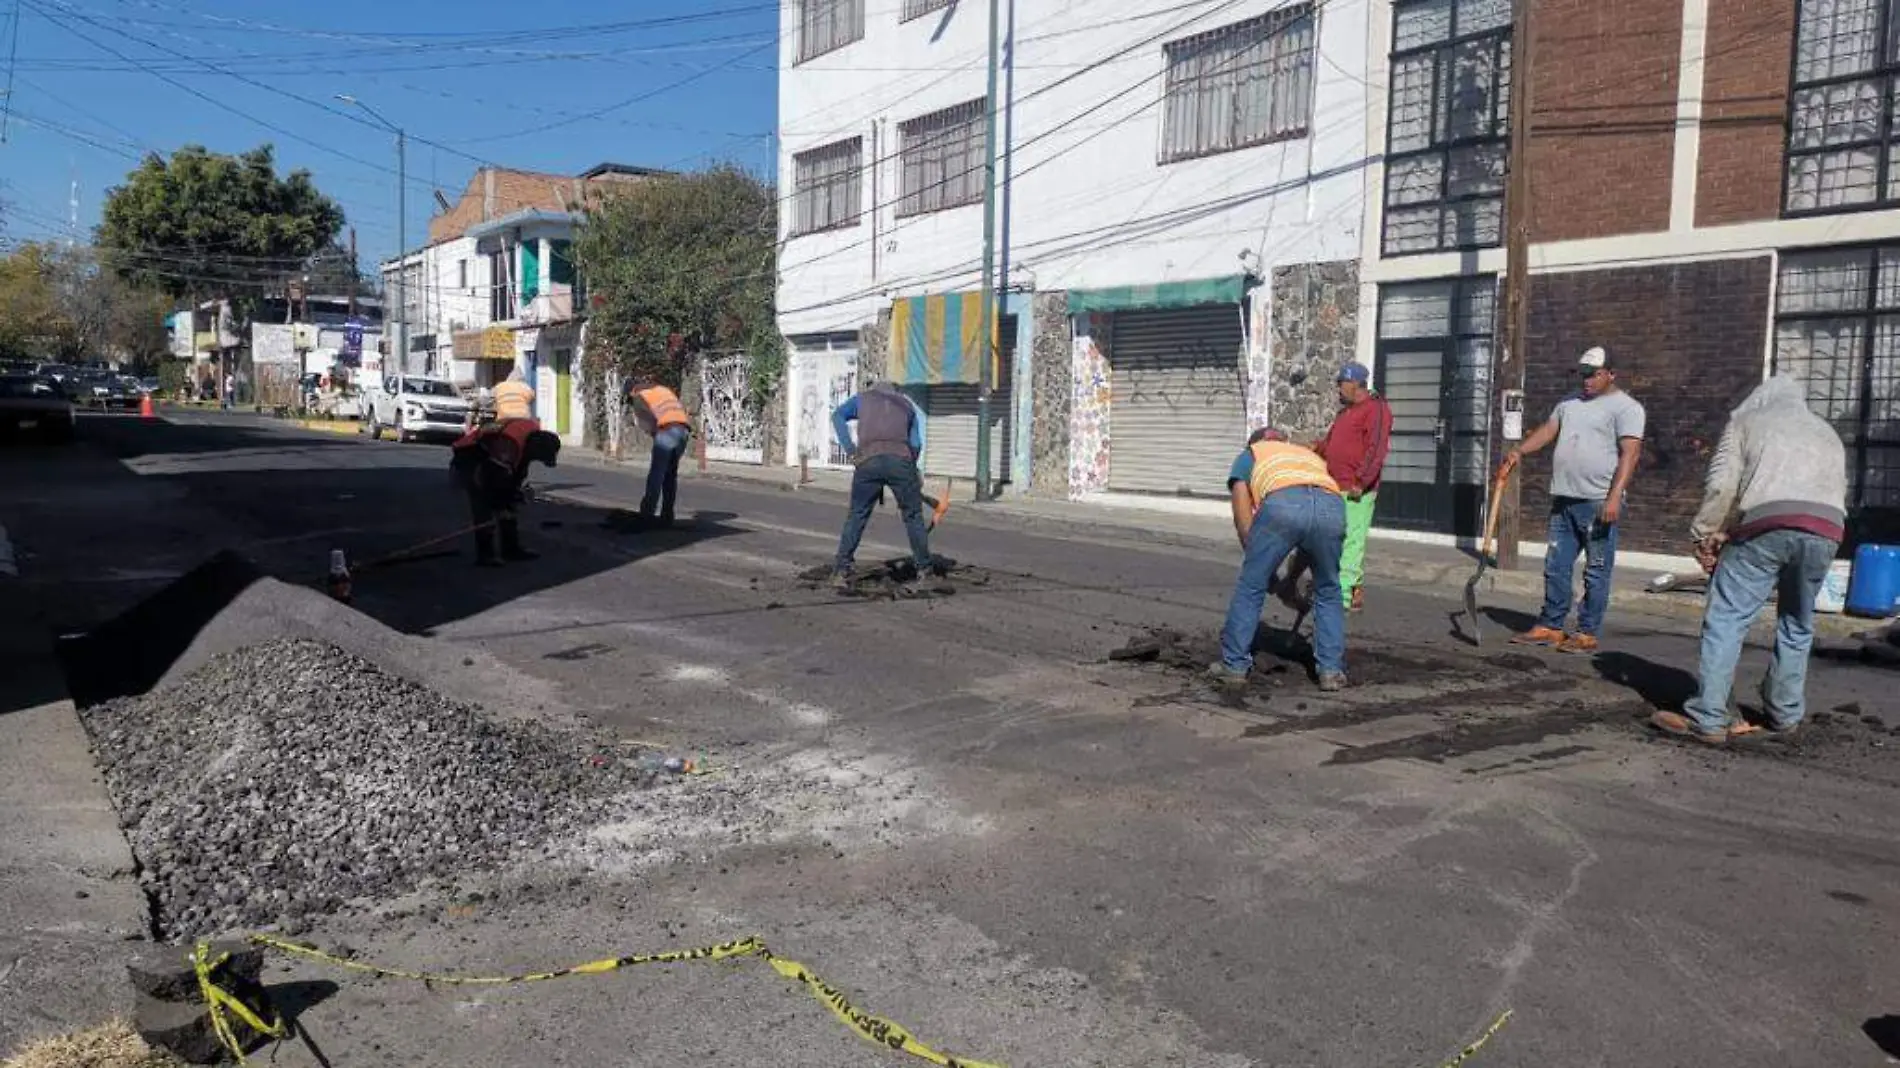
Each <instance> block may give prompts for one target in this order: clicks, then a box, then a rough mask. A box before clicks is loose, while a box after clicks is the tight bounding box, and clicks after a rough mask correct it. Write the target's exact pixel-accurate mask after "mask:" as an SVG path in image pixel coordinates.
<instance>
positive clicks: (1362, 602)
mask: <svg viewBox="0 0 1900 1068" xmlns="http://www.w3.org/2000/svg"><path fill="white" fill-rule="evenodd" d="M1365 607H1366V588H1365V587H1364V586H1354V587H1353V588H1352V600H1351V601H1349V602H1347V604H1346V611H1348V612H1362V611H1364V610H1365Z"/></svg>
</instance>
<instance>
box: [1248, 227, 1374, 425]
mask: <svg viewBox="0 0 1900 1068" xmlns="http://www.w3.org/2000/svg"><path fill="white" fill-rule="evenodd" d="M1271 286H1272V292H1271V295H1270V297H1269V300H1270V301H1271V319H1272V327H1271V330H1270V334H1269V337H1270V344H1271V346H1272V349H1271V353H1270V355H1269V357H1268V359H1267V363H1268V368H1266V369H1264V370H1266V371H1267V374H1266V378H1267V388H1266V400H1267V412H1266V413H1265V414H1266V417H1267V418H1268V419H1269V420H1270V421H1271V422H1272V425H1273V426H1275V427H1278V428H1280V429H1282V430H1285V431H1286V432H1287V433H1288V434H1290V435H1292V436H1293V437H1294V438H1295V439H1305V438H1309V437H1311V438H1317V437H1319V436H1320V435H1322V434H1324V433H1325V432H1326V428H1327V427H1328V426H1330V425H1332V421H1333V416H1334V414H1335V413H1337V412H1338V410H1339V401H1338V399H1337V394H1336V393H1335V391H1334V386H1333V377H1334V376H1335V375H1336V374H1338V373H1339V368H1340V367H1342V366H1344V365H1345V364H1347V363H1350V362H1351V361H1352V360H1353V359H1354V357H1355V356H1356V354H1357V353H1356V347H1357V345H1358V341H1359V264H1358V263H1357V261H1353V260H1344V261H1340V262H1336V263H1305V264H1298V265H1296V266H1292V267H1276V268H1274V269H1273V279H1272V283H1271ZM1250 400H1251V397H1250ZM1249 413H1250V414H1251V408H1250V409H1249Z"/></svg>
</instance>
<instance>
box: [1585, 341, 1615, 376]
mask: <svg viewBox="0 0 1900 1068" xmlns="http://www.w3.org/2000/svg"><path fill="white" fill-rule="evenodd" d="M1577 366H1579V367H1585V368H1588V369H1590V370H1592V371H1601V370H1603V369H1604V368H1606V367H1608V366H1610V354H1609V353H1608V352H1607V351H1605V350H1604V348H1603V346H1601V345H1597V346H1595V347H1594V348H1591V349H1588V350H1586V351H1585V352H1584V354H1583V355H1581V356H1579V357H1577Z"/></svg>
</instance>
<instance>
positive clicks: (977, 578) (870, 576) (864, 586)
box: [798, 556, 990, 599]
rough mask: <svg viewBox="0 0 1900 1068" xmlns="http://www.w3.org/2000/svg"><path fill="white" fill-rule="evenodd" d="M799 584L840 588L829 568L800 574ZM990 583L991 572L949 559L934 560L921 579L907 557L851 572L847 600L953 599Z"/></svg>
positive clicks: (940, 557) (845, 592) (835, 574)
mask: <svg viewBox="0 0 1900 1068" xmlns="http://www.w3.org/2000/svg"><path fill="white" fill-rule="evenodd" d="M798 581H799V583H800V584H801V585H803V586H804V587H805V588H806V589H813V590H815V589H822V588H832V587H836V586H837V585H838V577H837V572H835V571H833V570H832V569H831V567H830V566H829V565H824V566H820V567H814V568H809V569H807V570H805V571H801V572H799V575H798ZM989 584H990V573H989V572H988V571H985V570H983V569H982V568H978V567H973V566H971V565H969V564H963V563H958V562H957V561H955V560H952V559H950V558H949V557H947V556H936V557H932V558H931V566H930V571H929V573H928V574H925V575H923V576H921V577H920V576H919V575H918V574H917V565H916V564H915V563H914V562H913V561H912V560H911V559H910V558H909V557H907V556H904V557H898V558H897V559H895V560H886V561H884V562H883V563H881V564H876V565H873V566H871V567H859V568H857V569H855V570H853V571H852V572H851V579H850V582H849V585H848V588H847V589H843V590H840V591H839V592H841V593H843V594H844V595H845V596H847V597H863V598H868V599H877V598H886V599H890V598H898V597H918V596H923V597H951V596H954V595H955V594H956V593H957V591H958V590H959V589H962V588H965V587H972V586H987V585H989Z"/></svg>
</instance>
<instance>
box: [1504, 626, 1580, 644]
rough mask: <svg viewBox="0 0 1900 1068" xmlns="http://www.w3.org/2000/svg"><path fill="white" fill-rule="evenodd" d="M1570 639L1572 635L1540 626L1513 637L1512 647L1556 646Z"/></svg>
mask: <svg viewBox="0 0 1900 1068" xmlns="http://www.w3.org/2000/svg"><path fill="white" fill-rule="evenodd" d="M1569 638H1570V635H1568V634H1565V633H1564V632H1563V631H1561V630H1553V629H1551V628H1550V627H1546V626H1541V625H1539V626H1535V627H1532V628H1531V629H1529V630H1527V631H1525V632H1524V633H1522V634H1514V635H1512V636H1511V644H1512V645H1556V644H1558V643H1560V642H1564V641H1567V640H1569Z"/></svg>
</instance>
